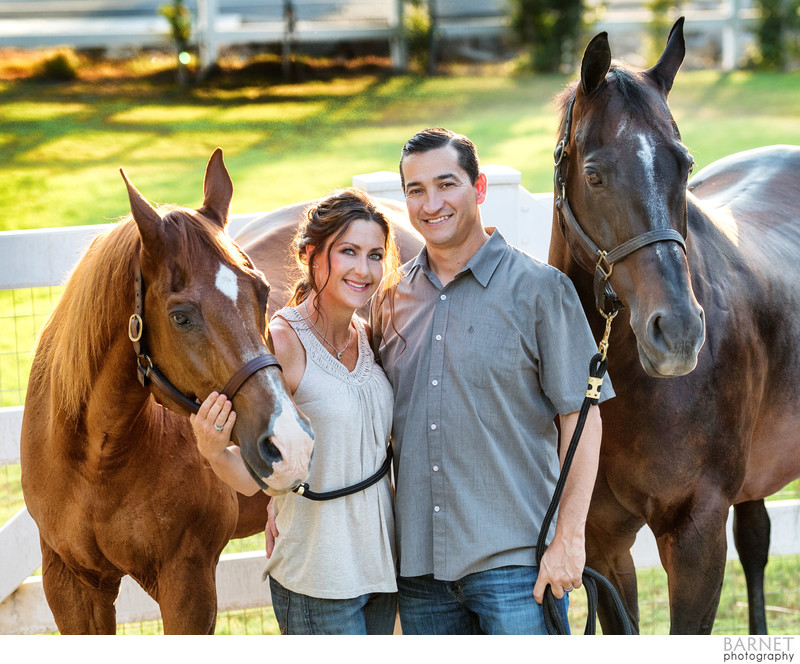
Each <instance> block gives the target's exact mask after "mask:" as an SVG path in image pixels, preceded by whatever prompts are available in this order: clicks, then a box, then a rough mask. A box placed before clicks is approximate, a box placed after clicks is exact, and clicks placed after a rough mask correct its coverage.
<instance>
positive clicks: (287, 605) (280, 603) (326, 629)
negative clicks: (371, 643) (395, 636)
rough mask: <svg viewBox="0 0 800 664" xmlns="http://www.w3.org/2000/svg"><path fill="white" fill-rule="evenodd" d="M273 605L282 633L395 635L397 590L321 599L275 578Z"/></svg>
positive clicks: (271, 581)
mask: <svg viewBox="0 0 800 664" xmlns="http://www.w3.org/2000/svg"><path fill="white" fill-rule="evenodd" d="M269 587H270V591H271V592H272V608H273V609H274V610H275V617H276V618H277V619H278V626H279V627H280V629H281V634H392V633H393V632H394V621H395V617H396V615H397V593H371V594H368V595H361V596H360V597H355V598H353V599H320V598H318V597H309V596H308V595H301V594H300V593H296V592H292V591H291V590H287V589H286V588H284V587H283V586H282V585H281V584H280V583H278V582H277V581H275V579H273V578H272V577H270V579H269Z"/></svg>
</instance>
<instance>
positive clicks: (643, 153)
mask: <svg viewBox="0 0 800 664" xmlns="http://www.w3.org/2000/svg"><path fill="white" fill-rule="evenodd" d="M637 138H638V142H639V148H638V149H637V150H636V155H637V156H638V157H639V159H641V161H642V169H643V171H644V177H645V183H644V187H643V188H642V191H643V192H645V205H646V207H647V216H648V217H649V219H648V221H649V222H650V223H649V224H648V226H649V227H650V228H669V227H670V225H669V221H670V220H669V217H668V214H669V212H668V211H669V206H668V205H667V196H666V192H664V191H659V189H658V183H657V182H656V169H655V149H654V147H653V142H652V139H651V138H650V137H649V136H646V135H645V134H638V135H637Z"/></svg>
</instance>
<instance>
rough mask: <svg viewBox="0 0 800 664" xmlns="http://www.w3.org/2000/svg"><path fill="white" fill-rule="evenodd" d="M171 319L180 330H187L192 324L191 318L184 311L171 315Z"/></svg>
mask: <svg viewBox="0 0 800 664" xmlns="http://www.w3.org/2000/svg"><path fill="white" fill-rule="evenodd" d="M169 317H170V319H171V320H172V322H173V323H174V324H175V326H176V327H179V328H187V327H189V325H190V324H191V320H190V319H189V317H188V316H187V315H186V314H185V313H184V312H182V311H176V312H175V313H173V314H170V316H169Z"/></svg>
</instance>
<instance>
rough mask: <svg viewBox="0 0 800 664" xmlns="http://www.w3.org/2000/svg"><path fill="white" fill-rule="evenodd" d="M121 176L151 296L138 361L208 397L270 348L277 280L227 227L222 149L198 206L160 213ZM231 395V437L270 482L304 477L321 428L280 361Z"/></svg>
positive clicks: (161, 391) (189, 392)
mask: <svg viewBox="0 0 800 664" xmlns="http://www.w3.org/2000/svg"><path fill="white" fill-rule="evenodd" d="M122 175H123V178H124V179H125V183H126V185H127V187H128V194H129V197H130V202H131V211H132V216H133V219H134V221H135V223H136V225H137V227H138V229H139V235H140V238H141V250H140V256H139V265H140V267H141V277H142V282H143V294H142V295H143V302H142V303H141V305H137V306H140V307H141V309H142V311H143V316H142V318H143V321H142V322H141V323H139V324H138V325H139V326H140V327H137V326H136V325H135V324H133V323H132V331H131V339H132V340H133V341H134V342H135V343H136V344H144V343H146V348H147V353H146V359H143V358H144V357H145V353H144V352H140V350H139V348H138V346H137V347H136V348H137V353H139V355H140V357H139V364H140V367H141V366H142V365H143V364H145V365H146V368H147V370H148V371H149V370H150V367H151V366H157V367H158V370H157V372H156V375H163V376H164V377H166V378H167V380H166V381H165V382H166V384H167V386H168V385H169V383H171V385H172V386H174V387H175V388H176V389H177V390H178V391H179V392H181V393H183V395H186V396H188V397H189V399H190V400H193V399H195V398H199V399H204V398H205V397H206V396H207V395H208V394H210V393H211V392H212V391H214V390H217V391H219V390H221V389H222V387H223V386H225V385H226V384H227V383H228V381H229V379H231V377H232V376H234V375H235V374H237V372H238V371H239V370H240V369H241V368H242V367H243V366H244V365H246V364H248V363H249V362H251V361H253V360H254V358H262V357H263V356H269V355H270V351H269V348H268V345H269V333H268V330H267V319H266V308H267V298H268V295H269V285H268V284H267V282H266V280H265V279H264V275H263V274H262V273H261V272H259V271H258V270H257V269H256V268H255V267H254V266H253V264H252V263H251V261H250V260H249V258H248V257H247V256H246V255H245V254H244V252H242V251H241V249H239V247H238V246H237V245H236V244H235V243H234V242H233V241H231V240H230V239H229V238H228V236H227V235H226V233H225V225H226V223H227V220H228V211H229V209H230V203H231V198H232V196H233V184H232V182H231V178H230V175H229V174H228V171H227V169H226V168H225V165H224V163H223V160H222V150H220V149H217V150H216V151H215V152H214V154H213V155H212V156H211V159H210V161H209V162H208V167H207V169H206V175H205V182H204V201H203V205H202V206H201V207H200V208H199V209H197V210H189V209H184V208H175V209H172V210H169V211H167V212H166V213H164V214H163V216H162V213H160V212H159V211H156V210H155V209H154V208H153V207H151V205H150V204H149V203H148V202H147V201H146V200H145V199H144V198H143V197H142V195H141V194H140V193H139V192H138V191H137V190H136V188H135V187H134V186H133V185H132V184H131V183H130V182H129V181H128V179H127V177H125V174H124V173H122ZM137 289H138V290H139V291H140V292H141V289H139V287H138V286H137ZM131 293H133V277H132V281H131ZM97 296H98V297H103V294H102V293H98V294H97ZM133 320H134V319H133V318H132V321H133ZM134 327H136V329H133V328H134ZM140 333H141V336H142V338H141V340H137V339H136V337H137V336H138V335H139V334H140ZM267 364H268V363H267ZM140 373H142V374H144V373H145V371H141V370H140ZM143 382H146V380H143ZM150 388H151V390H152V392H153V394H154V396H155V398H156V399H157V400H158V401H159V402H160V403H163V404H165V405H167V406H169V407H170V408H175V407H176V406H177V407H178V408H177V409H178V410H181V411H186V410H187V406H186V402H185V401H184V402H183V403H182V399H181V395H177V398H176V395H175V394H174V393H172V392H171V391H170V390H169V389H167V388H165V387H164V381H161V380H155V379H153V382H152V385H150ZM228 396H229V397H230V396H232V395H230V394H229V395H228ZM232 398H233V407H234V409H235V411H236V416H237V417H236V424H235V426H234V429H233V434H232V435H233V439H234V441H235V442H236V443H238V445H239V447H240V449H241V453H242V458H243V459H244V461H245V463H246V465H247V466H248V469H249V470H250V473H251V474H252V475H253V477H254V478H255V479H256V481H257V482H258V483H259V485H260V486H261V487H262V489H264V490H266V491H267V492H268V493H275V492H280V491H285V490H288V489H291V488H293V487H294V486H296V485H297V484H299V483H300V482H302V481H303V480H304V479H305V478H306V476H307V474H308V467H309V461H310V457H311V450H312V447H313V434H312V432H311V428H310V425H309V422H308V419H307V418H306V417H305V416H304V415H303V414H302V413H301V412H300V411H298V409H297V408H296V406H295V405H294V403H293V401H292V399H291V397H290V395H289V393H288V391H287V389H286V386H285V384H284V381H283V377H282V374H281V371H280V368H279V367H278V366H267V367H265V368H261V369H260V370H258V371H257V372H256V373H252V374H250V375H249V377H247V378H246V379H245V382H244V383H243V384H242V385H241V387H240V389H238V391H237V392H236V394H235V396H233V397H232ZM190 405H191V402H190ZM188 410H191V408H188Z"/></svg>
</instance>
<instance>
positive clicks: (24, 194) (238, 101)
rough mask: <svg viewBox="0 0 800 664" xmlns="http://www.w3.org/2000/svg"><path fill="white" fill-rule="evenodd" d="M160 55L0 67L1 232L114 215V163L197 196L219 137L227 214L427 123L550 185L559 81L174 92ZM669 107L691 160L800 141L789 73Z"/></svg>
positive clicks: (378, 162) (327, 182)
mask: <svg viewBox="0 0 800 664" xmlns="http://www.w3.org/2000/svg"><path fill="white" fill-rule="evenodd" d="M145 65H147V63H145V64H141V63H140V64H139V65H138V66H137V67H133V66H131V65H128V66H127V67H128V69H127V71H129V72H131V71H132V72H139V70H140V69H142V68H145ZM158 66H159V65H158V62H154V63H150V64H149V67H150V75H149V76H147V75H138V74H137V75H133V74H132V73H129V75H128V76H127V77H126V78H123V79H121V80H116V79H113V78H109V76H112V75H116V76H118V75H119V72H118V71H117V72H115V73H113V72H112V73H108V72H106V70H105V69H102V68H100V66H99V65H95V68H94V69H91V68H88V65H87V77H88V78H87V80H79V81H75V82H70V83H59V84H54V83H42V82H36V81H32V80H29V79H6V80H1V79H0V157H2V158H1V159H0V210H2V211H3V212H4V214H3V215H2V217H0V230H10V229H17V228H36V227H53V226H69V225H76V224H93V223H103V222H107V221H110V220H114V219H116V218H117V217H119V216H121V215H124V214H126V213H127V211H128V207H127V205H128V203H127V196H126V192H125V189H124V186H123V184H122V181H121V179H120V176H119V173H118V171H117V169H118V167H120V166H122V167H124V168H125V169H126V172H127V173H128V175H129V176H130V177H131V178H132V180H133V181H134V183H135V184H136V185H137V187H138V188H139V189H140V190H141V191H142V192H143V193H144V194H145V195H146V196H148V197H149V198H151V199H152V200H154V201H158V202H161V203H179V204H190V205H196V204H199V202H200V192H201V183H202V176H203V170H204V166H205V162H206V160H207V159H208V157H209V156H210V154H211V152H212V150H213V149H214V148H215V147H216V146H221V147H222V148H223V149H224V150H225V158H226V162H227V165H228V168H229V169H230V171H231V174H232V177H233V180H234V185H235V187H236V193H235V196H234V203H233V212H255V211H260V210H269V209H274V208H277V207H280V206H282V205H285V204H288V203H292V202H296V201H301V200H307V199H310V198H314V197H317V196H320V195H324V194H326V193H327V192H329V191H330V190H331V189H332V188H334V187H337V186H342V185H348V184H350V182H351V178H352V176H353V175H355V174H360V173H367V172H372V171H379V170H388V171H395V170H396V169H397V162H398V158H399V151H400V147H401V146H402V144H403V142H404V141H405V140H406V139H407V138H408V137H409V136H410V135H411V134H413V133H414V132H415V131H417V130H418V129H420V128H423V127H425V126H432V125H442V126H447V127H450V128H452V129H454V130H457V131H460V132H463V133H466V134H468V135H469V136H471V137H472V139H473V140H474V141H475V143H476V145H477V146H478V149H479V153H480V154H481V158H482V161H483V163H487V164H488V163H499V164H505V165H508V166H512V167H513V168H516V169H518V170H520V171H521V172H522V184H523V186H525V187H526V188H527V189H528V190H530V191H533V192H540V191H548V190H550V189H551V188H552V152H553V148H554V146H555V137H554V135H555V128H556V122H557V120H556V115H555V111H554V109H553V106H552V99H553V97H554V95H555V94H556V93H557V92H558V91H559V90H561V89H562V88H563V86H564V85H565V84H566V83H567V82H568V80H570V77H564V76H536V75H531V74H520V75H516V74H514V73H513V71H512V69H511V66H510V65H494V66H491V67H487V68H485V69H483V70H481V71H480V72H477V73H476V72H470V73H469V74H463V73H462V74H459V73H456V74H453V75H451V76H441V77H436V78H419V77H414V76H391V75H389V74H388V73H387V72H386V71H384V70H374V68H373V69H367V70H364V71H357V72H354V73H350V74H349V75H347V76H345V75H340V76H334V77H329V78H328V79H327V80H317V81H314V80H309V81H307V82H305V83H301V84H294V85H285V84H278V83H270V82H269V80H266V79H258V78H257V77H255V76H254V75H253V74H249V75H248V77H241V78H240V79H238V80H237V81H236V86H234V85H233V84H232V83H231V82H230V81H229V80H227V79H223V80H220V81H217V82H216V83H210V84H206V85H203V86H197V87H194V88H190V89H188V90H186V91H180V90H178V89H176V88H175V86H174V85H173V84H172V83H171V82H170V78H169V77H168V76H167V77H165V76H164V75H163V74H158V70H157V68H158ZM95 69H97V71H95ZM104 72H105V73H104ZM153 72H155V73H153ZM157 74H158V75H157ZM671 103H672V108H673V111H674V115H675V117H676V120H677V121H678V124H679V126H680V128H681V131H682V134H683V138H684V142H685V143H686V144H687V145H688V146H689V147H690V148H691V150H692V151H693V154H694V156H695V159H696V161H697V165H698V167H702V166H704V165H706V164H708V163H709V162H711V161H713V160H714V159H717V158H719V157H721V156H724V155H726V154H729V153H731V152H735V151H737V150H742V149H747V148H752V147H758V146H761V145H767V144H771V143H794V144H800V122H798V121H797V109H798V108H800V72H796V73H794V74H784V75H781V74H768V73H751V72H737V73H734V74H729V75H724V74H720V73H718V72H713V71H690V72H685V73H681V74H679V76H678V78H677V79H676V83H675V86H674V88H673V91H672V93H671Z"/></svg>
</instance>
